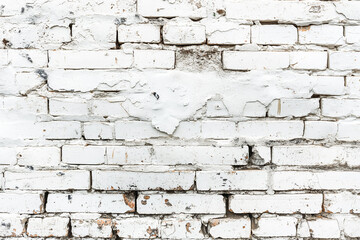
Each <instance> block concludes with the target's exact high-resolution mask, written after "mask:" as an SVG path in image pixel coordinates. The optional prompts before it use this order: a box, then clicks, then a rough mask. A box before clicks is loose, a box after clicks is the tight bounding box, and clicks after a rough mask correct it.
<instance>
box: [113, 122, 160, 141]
mask: <svg viewBox="0 0 360 240" xmlns="http://www.w3.org/2000/svg"><path fill="white" fill-rule="evenodd" d="M115 135H116V139H129V140H130V139H146V138H156V137H163V136H166V135H165V134H164V133H161V132H159V131H157V130H156V129H155V128H153V126H152V125H151V123H150V122H140V121H128V122H120V121H119V122H115Z"/></svg>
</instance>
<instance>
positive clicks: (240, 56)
mask: <svg viewBox="0 0 360 240" xmlns="http://www.w3.org/2000/svg"><path fill="white" fill-rule="evenodd" d="M289 64H290V62H289V53H288V52H240V51H224V52H223V68H224V69H228V70H265V69H284V68H288V67H289Z"/></svg>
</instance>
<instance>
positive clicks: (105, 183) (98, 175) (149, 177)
mask: <svg viewBox="0 0 360 240" xmlns="http://www.w3.org/2000/svg"><path fill="white" fill-rule="evenodd" d="M92 181H93V183H92V187H93V189H97V190H124V191H128V190H158V189H161V190H190V189H192V187H193V185H194V183H195V173H194V172H185V171H181V172H130V171H126V172H125V171H93V173H92Z"/></svg>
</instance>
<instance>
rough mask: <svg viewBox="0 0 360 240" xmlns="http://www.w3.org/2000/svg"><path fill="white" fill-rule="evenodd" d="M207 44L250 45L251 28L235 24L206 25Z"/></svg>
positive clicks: (218, 23) (211, 23)
mask: <svg viewBox="0 0 360 240" xmlns="http://www.w3.org/2000/svg"><path fill="white" fill-rule="evenodd" d="M206 36H207V44H210V45H212V44H218V45H236V44H245V43H250V26H249V25H239V24H238V23H235V22H220V21H218V22H210V23H209V24H206Z"/></svg>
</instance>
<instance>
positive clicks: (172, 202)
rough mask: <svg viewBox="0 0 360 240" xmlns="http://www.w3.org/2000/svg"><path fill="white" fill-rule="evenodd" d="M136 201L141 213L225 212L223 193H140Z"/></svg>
mask: <svg viewBox="0 0 360 240" xmlns="http://www.w3.org/2000/svg"><path fill="white" fill-rule="evenodd" d="M136 203H137V211H138V213H139V214H171V213H188V214H200V213H204V214H225V202H224V198H223V196H222V195H212V194H149V195H144V194H140V195H139V196H138V198H137V200H136Z"/></svg>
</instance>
